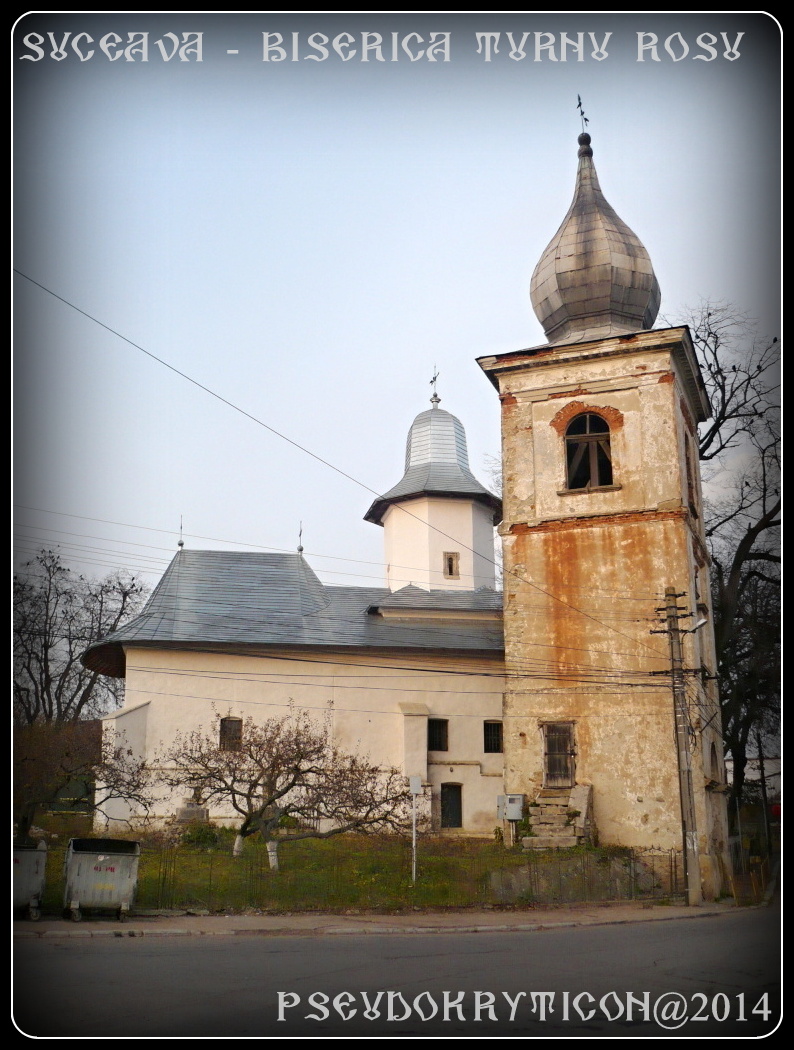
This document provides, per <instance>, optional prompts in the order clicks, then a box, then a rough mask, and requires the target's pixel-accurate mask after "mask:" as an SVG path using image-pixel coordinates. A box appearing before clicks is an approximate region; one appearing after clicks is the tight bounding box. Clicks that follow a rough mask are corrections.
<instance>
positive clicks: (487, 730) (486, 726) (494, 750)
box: [482, 722, 504, 755]
mask: <svg viewBox="0 0 794 1050" xmlns="http://www.w3.org/2000/svg"><path fill="white" fill-rule="evenodd" d="M482 749H483V751H484V752H485V753H486V755H488V754H491V755H494V754H499V753H501V752H502V751H503V750H504V747H503V746H502V723H501V722H484V723H483V748H482Z"/></svg>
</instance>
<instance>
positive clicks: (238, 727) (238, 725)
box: [218, 718, 243, 751]
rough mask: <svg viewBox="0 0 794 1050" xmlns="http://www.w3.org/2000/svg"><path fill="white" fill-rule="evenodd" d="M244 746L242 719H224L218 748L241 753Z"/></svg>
mask: <svg viewBox="0 0 794 1050" xmlns="http://www.w3.org/2000/svg"><path fill="white" fill-rule="evenodd" d="M242 746H243V720H242V718H222V719H221V730H220V739H219V741H218V747H219V748H220V750H221V751H239V750H240V748H241V747H242Z"/></svg>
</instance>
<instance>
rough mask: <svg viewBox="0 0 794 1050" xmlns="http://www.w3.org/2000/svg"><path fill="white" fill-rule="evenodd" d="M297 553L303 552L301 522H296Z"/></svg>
mask: <svg viewBox="0 0 794 1050" xmlns="http://www.w3.org/2000/svg"><path fill="white" fill-rule="evenodd" d="M298 554H303V522H302V521H301V522H299V524H298Z"/></svg>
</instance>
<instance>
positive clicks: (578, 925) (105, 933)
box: [14, 905, 762, 940]
mask: <svg viewBox="0 0 794 1050" xmlns="http://www.w3.org/2000/svg"><path fill="white" fill-rule="evenodd" d="M761 906H762V905H755V907H761ZM751 907H752V906H751ZM728 914H735V913H734V912H733V910H732V909H731V910H719V911H717V910H709V911H706V912H702V911H696V910H695V911H693V913H691V914H687V915H655V916H653V917H652V918H651V917H647V918H636V919H634V918H620V919H595V920H592V919H591V920H587V921H581V920H575V919H572V920H564V921H561V922H536V923H511V924H502V925H493V926H490V925H485V926H481V925H477V926H472V925H469V926H454V925H452V926H383V925H369V926H360V927H359V926H352V927H348V926H325V927H323V926H319V927H313V928H309V929H298V930H296V929H295V928H294V927H274V928H272V929H268V928H264V929H263V928H261V927H260V928H259V929H256V928H254V929H244V928H231V929H215V930H208V929H195V930H193V929H187V928H185V927H172V928H170V929H163V928H162V927H161V928H159V929H158V928H157V927H152V928H149V929H143V928H141V927H135V926H129V927H126V928H124V929H107V928H105V929H98V930H90V929H80V930H73V929H63V930H60V929H56V930H15V931H14V937H20V938H26V939H30V938H37V939H39V940H60V939H62V938H64V937H78V938H86V937H88V938H91V937H104V938H117V939H124V938H138V939H139V938H141V937H149V938H151V937H326V936H327V937H371V936H381V937H382V936H400V935H403V936H415V935H424V936H436V935H438V934H450V933H469V934H471V933H538V932H542V931H544V930H549V931H551V930H560V929H582V928H584V927H587V926H631V925H637V924H638V923H658V922H676V921H678V920H680V919H713V918H719V917H720V916H721V915H728Z"/></svg>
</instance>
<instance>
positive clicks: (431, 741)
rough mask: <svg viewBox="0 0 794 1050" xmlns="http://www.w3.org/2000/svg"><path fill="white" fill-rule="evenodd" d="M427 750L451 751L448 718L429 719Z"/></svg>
mask: <svg viewBox="0 0 794 1050" xmlns="http://www.w3.org/2000/svg"><path fill="white" fill-rule="evenodd" d="M427 750H428V751H447V750H449V722H448V721H447V720H446V718H428V720H427Z"/></svg>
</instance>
